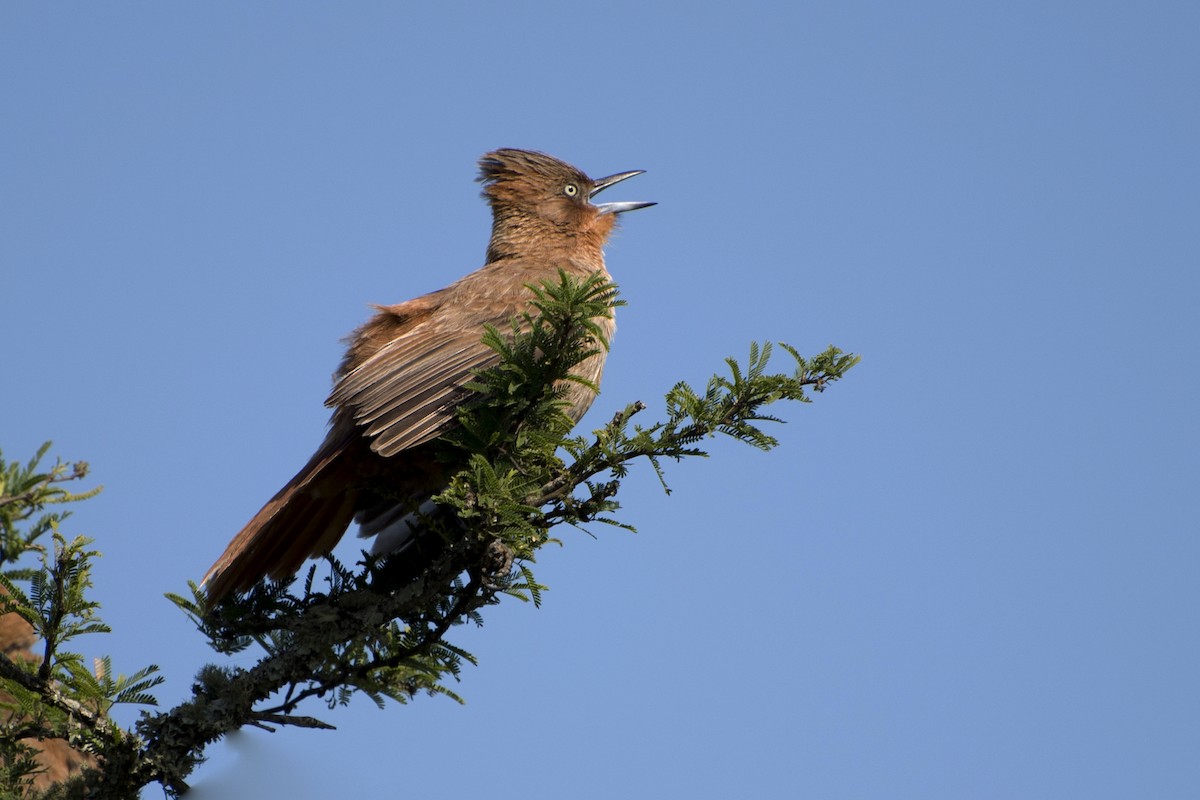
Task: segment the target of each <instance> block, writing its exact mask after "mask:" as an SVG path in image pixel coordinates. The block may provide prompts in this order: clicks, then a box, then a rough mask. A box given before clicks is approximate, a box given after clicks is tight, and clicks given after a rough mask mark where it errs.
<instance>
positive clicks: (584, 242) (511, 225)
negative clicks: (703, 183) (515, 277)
mask: <svg viewBox="0 0 1200 800" xmlns="http://www.w3.org/2000/svg"><path fill="white" fill-rule="evenodd" d="M642 172H643V170H633V171H631V172H618V173H617V174H615V175H609V176H608V177H606V178H598V179H592V178H589V177H588V176H587V175H585V174H584V173H583V172H582V171H581V170H579V169H576V168H575V167H573V166H571V165H570V164H568V163H566V162H565V161H559V160H558V159H557V158H554V157H552V156H548V155H546V154H545V153H537V152H533V151H530V150H514V149H510V148H505V149H501V150H495V151H493V152H491V153H488V154H487V155H485V156H484V157H483V158H481V159H480V160H479V181H480V183H482V184H483V196H484V197H485V198H486V199H487V201H488V203H489V204H490V205H491V207H492V214H493V218H494V221H493V227H492V245H491V247H490V248H489V250H488V260H489V261H493V260H496V259H497V258H502V257H504V256H506V255H518V254H522V252H523V251H524V250H525V248H526V247H528V246H530V245H531V244H533V243H534V242H536V243H537V244H539V245H546V244H550V243H551V241H553V240H561V241H562V242H563V243H564V244H571V245H572V246H576V247H579V246H586V247H593V246H594V247H595V248H597V249H599V248H601V247H603V246H604V242H605V241H606V240H607V238H608V235H609V233H610V232H611V231H612V229H613V226H614V225H615V224H616V218H617V215H618V214H620V213H622V212H625V211H634V210H636V209H639V208H646V207H647V206H652V205H654V203H643V202H623V203H593V202H592V198H593V197H594V196H595V195H597V194H599V193H600V192H601V191H603V190H604V189H607V188H608V187H610V186H612V185H614V184H617V183H620V182H621V181H623V180H625V179H627V178H632V177H633V176H635V175H641V174H642Z"/></svg>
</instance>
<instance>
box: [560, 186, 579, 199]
mask: <svg viewBox="0 0 1200 800" xmlns="http://www.w3.org/2000/svg"><path fill="white" fill-rule="evenodd" d="M563 194H565V195H566V196H567V197H574V196H575V195H577V194H579V187H578V186H576V185H575V184H573V183H568V184H567V185H566V186H564V187H563Z"/></svg>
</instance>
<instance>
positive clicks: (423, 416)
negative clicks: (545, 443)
mask: <svg viewBox="0 0 1200 800" xmlns="http://www.w3.org/2000/svg"><path fill="white" fill-rule="evenodd" d="M643 172H644V170H632V171H627V172H618V173H616V174H613V175H609V176H607V177H604V178H598V179H592V178H589V177H588V176H587V175H586V174H584V173H583V172H582V171H581V170H579V169H577V168H576V167H573V166H571V165H570V164H568V163H566V162H565V161H561V160H559V159H557V158H554V157H553V156H549V155H546V154H545V153H541V152H537V151H532V150H518V149H513V148H501V149H497V150H494V151H492V152H489V153H486V154H485V155H483V156H482V157H481V158H480V160H479V177H478V179H477V180H478V181H479V182H480V183H481V184H482V187H483V189H482V195H483V197H484V199H485V200H486V201H487V203H488V204H489V205H490V207H491V212H492V230H491V237H490V240H489V242H488V247H487V252H486V255H485V257H484V265H483V266H482V267H480V268H479V269H477V270H475V271H474V272H471V273H469V274H468V275H466V276H465V277H463V278H461V279H459V280H458V281H456V282H454V283H452V284H450V285H449V286H447V287H445V288H444V289H440V290H438V291H435V292H430V293H429V294H425V295H422V296H420V297H417V298H415V299H412V300H408V301H406V302H403V303H398V304H395V305H387V306H375V314H374V315H373V316H372V317H371V318H370V319H369V320H368V321H367V322H366V323H365V324H363V325H362V326H361V327H360V328H358V329H357V330H356V331H354V333H352V334H351V335H350V336H349V337H348V340H347V341H348V343H349V344H348V347H347V350H346V354H345V356H344V358H343V359H342V361H341V364H340V365H339V367H338V369H337V371H336V372H335V373H334V385H333V390H332V392H331V393H330V395H329V397H328V399H327V400H326V405H327V406H329V407H330V408H332V409H333V412H332V415H331V418H330V422H329V430H328V433H327V435H326V436H325V439H324V441H323V442H322V443H321V445H320V447H318V448H317V451H316V453H314V454H313V456H312V458H311V459H309V461H308V463H307V464H305V465H304V467H303V468H302V469H301V470H300V471H299V472H298V473H297V474H296V475H295V477H293V478H292V479H291V480H290V481H288V482H287V483H286V484H285V485H284V487H283V488H282V489H280V490H279V491H278V492H277V493H276V494H275V496H274V497H272V498H271V499H270V500H269V501H267V503H266V505H264V506H263V507H262V509H261V510H260V511H259V512H258V513H257V514H255V515H254V517H253V518H252V519H251V520H250V521H249V522H248V523H247V524H246V526H245V527H243V528H242V529H241V531H240V532H238V534H237V535H236V536H234V538H233V540H232V541H230V543H229V545H228V546H227V547H226V548H225V551H224V552H223V553H222V554H221V556H220V557H219V558H218V559H217V560H216V562H215V563H214V564H213V565H212V567H211V568H210V569H209V570H208V572H207V573H206V574H205V575H204V578H203V579H202V580H201V584H200V585H201V587H202V589H203V591H204V593H205V598H206V602H207V604H208V605H209V606H210V607H211V606H213V605H215V604H216V603H218V602H219V601H221V600H222V599H223V598H225V597H227V596H228V595H230V594H234V593H238V592H242V591H245V590H247V589H249V588H250V587H252V586H253V585H254V584H255V583H257V582H258V581H259V580H260V579H262V578H263V577H266V576H270V577H272V578H275V579H284V578H287V577H289V576H291V575H293V574H295V573H296V572H297V571H298V570H299V569H300V567H301V566H302V565H303V564H304V561H305V560H306V559H307V558H310V557H312V558H316V557H319V556H321V555H324V554H326V553H328V552H330V551H331V550H332V549H333V547H334V546H335V545H336V544H337V543H338V541H340V540H341V538H342V536H343V535H344V534H345V533H346V531H347V530H348V528H349V527H350V526H351V524H352V523H353V522H358V524H359V526H360V533H361V535H363V536H364V537H374V539H375V543H374V546H373V548H372V551H373V552H375V553H383V552H389V551H391V552H394V551H402V550H403V549H404V547H405V546H406V544H408V543H410V542H411V539H412V536H413V532H412V527H411V526H410V525H409V522H410V521H411V520H412V519H413V518H414V517H413V514H414V510H415V509H419V510H420V512H421V513H424V512H426V511H428V510H429V508H430V507H431V501H430V500H429V498H430V497H432V496H433V495H434V494H436V493H437V492H439V491H441V490H442V489H443V488H445V486H446V485H447V483H448V478H449V476H448V475H447V474H446V470H447V467H446V465H444V464H443V463H441V462H440V461H439V460H438V459H436V458H434V455H433V449H434V445H435V444H436V440H437V439H438V437H439V436H441V435H443V434H444V433H446V432H447V431H449V430H450V429H452V428H453V427H454V425H455V419H456V416H455V411H456V408H457V407H458V406H460V405H461V404H462V403H464V402H467V401H469V399H470V396H471V392H470V390H469V389H468V388H466V384H468V383H469V382H470V381H471V380H472V379H473V377H474V375H475V374H476V373H477V372H478V371H479V370H483V369H487V368H489V367H491V366H494V365H496V364H497V363H499V361H500V356H499V355H498V354H497V353H496V352H495V351H494V350H493V349H491V348H489V347H488V346H487V345H486V344H484V342H483V335H484V332H485V330H486V328H487V326H489V325H490V326H495V327H496V328H498V329H501V330H503V329H505V328H506V327H507V326H509V323H510V321H511V320H512V319H513V318H514V317H517V316H518V315H520V314H522V313H524V312H528V311H530V310H531V309H530V305H529V303H530V301H531V300H532V299H533V292H532V290H531V289H530V288H529V287H530V285H534V286H536V285H538V284H539V283H541V282H543V281H546V280H557V278H558V277H559V274H560V271H561V272H563V273H566V274H568V275H570V276H572V277H575V278H576V279H580V278H586V277H589V276H592V275H596V274H599V275H600V276H602V277H603V278H604V279H605V280H610V279H611V276H610V275H609V273H608V270H607V268H606V265H605V261H604V246H605V244H606V243H607V241H608V239H609V236H610V234H611V233H612V232H613V229H614V227H615V225H616V223H617V217H618V216H619V215H620V214H623V213H625V212H628V211H634V210H637V209H641V208H647V207H649V206H653V205H655V203H651V202H640V201H639V202H610V203H593V202H592V199H593V198H594V197H595V196H596V195H597V194H598V193H599V192H601V191H603V190H605V189H607V188H609V187H611V186H613V185H615V184H617V183H620V182H621V181H624V180H626V179H628V178H632V177H634V176H635V175H640V174H642V173H643ZM596 322H597V324H598V325H599V326H600V328H601V330H602V331H603V332H604V334H605V338H606V340H608V339H611V337H612V334H613V332H614V330H615V322H614V321H613V320H612V318H611V317H609V318H606V319H600V320H596ZM598 350H599V351H600V352H599V353H597V354H596V355H594V356H592V357H590V358H589V360H588V361H585V362H583V363H582V364H581V365H580V366H579V367H578V368H577V369H578V371H579V373H580V375H581V377H583V378H585V379H587V380H588V382H590V383H591V384H592V385H593V386H596V387H598V386H599V381H600V377H601V374H602V372H603V369H604V360H605V355H606V348H598ZM594 397H595V392H594V390H593V389H592V388H590V387H589V386H587V385H585V384H581V383H571V384H570V385H569V387H568V389H567V394H566V396H565V400H566V401H567V407H566V411H567V413H568V415H569V416H570V418H571V419H572V421H573V422H578V421H579V419H580V418H581V417H582V416H583V415H584V413H585V412H586V411H587V409H588V407H589V406H590V405H591V404H592V400H593V399H594ZM372 486H375V487H378V486H386V487H387V491H386V492H379V491H373V490H372V488H371V487H372Z"/></svg>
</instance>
